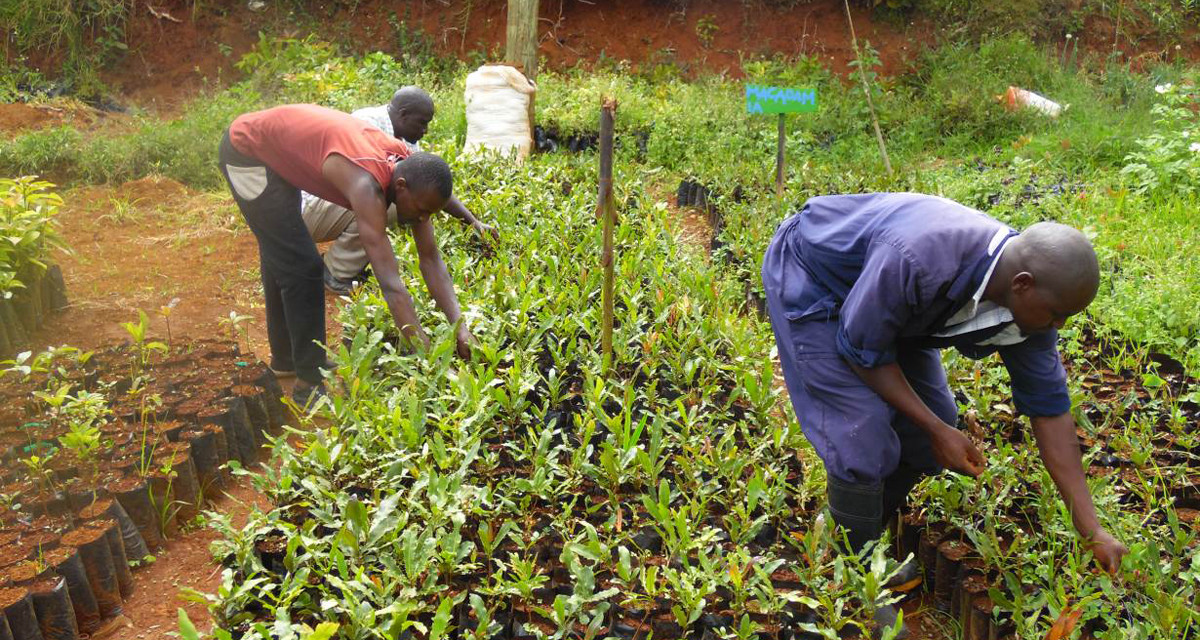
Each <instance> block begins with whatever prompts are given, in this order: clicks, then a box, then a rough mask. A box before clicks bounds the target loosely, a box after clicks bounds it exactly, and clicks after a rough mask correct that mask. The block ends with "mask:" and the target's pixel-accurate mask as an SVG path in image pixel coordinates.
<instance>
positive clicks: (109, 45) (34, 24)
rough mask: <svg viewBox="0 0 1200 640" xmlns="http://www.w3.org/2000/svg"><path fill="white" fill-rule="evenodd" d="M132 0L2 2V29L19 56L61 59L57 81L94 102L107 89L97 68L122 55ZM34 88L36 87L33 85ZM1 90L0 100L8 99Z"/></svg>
mask: <svg viewBox="0 0 1200 640" xmlns="http://www.w3.org/2000/svg"><path fill="white" fill-rule="evenodd" d="M133 5H134V3H133V2H132V0H86V1H83V2H64V1H63V0H0V28H3V31H4V33H6V34H11V39H9V38H6V43H5V44H6V53H7V46H9V45H10V43H11V45H14V46H15V48H16V50H17V51H18V52H19V53H22V54H24V53H29V52H32V51H40V52H43V53H47V52H49V53H53V54H57V55H59V56H61V57H62V62H61V67H60V74H58V75H60V76H61V77H60V78H59V81H60V82H61V83H63V84H64V85H65V86H64V88H65V89H67V90H68V91H69V92H70V93H74V94H78V95H80V96H83V97H92V96H98V95H101V94H103V93H104V90H105V87H104V85H103V83H102V82H101V81H100V78H99V75H98V72H99V69H100V67H102V66H103V65H104V64H106V63H108V62H111V61H112V60H113V58H114V57H115V56H116V55H117V54H119V53H121V52H124V51H125V50H126V49H127V48H128V47H127V46H126V45H125V21H126V19H127V18H128V14H129V10H130V8H132V7H133ZM35 87H36V84H35ZM5 90H6V88H4V87H3V86H2V85H0V97H5V98H6V99H11V96H6V93H5Z"/></svg>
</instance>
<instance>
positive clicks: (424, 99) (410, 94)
mask: <svg viewBox="0 0 1200 640" xmlns="http://www.w3.org/2000/svg"><path fill="white" fill-rule="evenodd" d="M388 105H389V106H390V107H391V108H392V110H393V111H396V110H400V109H413V108H420V109H425V110H427V111H429V112H430V113H433V98H432V97H431V96H430V95H429V94H428V93H427V92H426V91H425V90H424V89H422V88H421V87H418V86H414V85H408V86H407V87H400V88H399V89H397V90H396V93H393V94H392V100H391V102H389V103H388Z"/></svg>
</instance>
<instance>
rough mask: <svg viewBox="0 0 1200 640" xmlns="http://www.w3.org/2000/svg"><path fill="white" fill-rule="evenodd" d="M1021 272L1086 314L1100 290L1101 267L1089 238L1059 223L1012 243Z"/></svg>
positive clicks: (1032, 229) (1038, 227)
mask: <svg viewBox="0 0 1200 640" xmlns="http://www.w3.org/2000/svg"><path fill="white" fill-rule="evenodd" d="M1012 242H1013V246H1012V247H1009V249H1008V251H1010V252H1013V253H1014V254H1015V255H1014V257H1016V258H1017V259H1018V260H1019V263H1018V264H1019V265H1020V268H1021V270H1023V271H1028V272H1029V273H1030V274H1032V275H1033V278H1034V282H1035V283H1036V286H1038V287H1040V288H1044V289H1046V290H1047V291H1048V292H1050V293H1053V294H1054V295H1055V296H1056V297H1057V298H1058V299H1059V300H1061V301H1063V302H1064V303H1066V304H1067V305H1068V306H1071V307H1077V308H1078V310H1080V311H1082V310H1083V308H1085V307H1087V305H1088V304H1089V303H1091V301H1092V299H1093V298H1095V297H1096V290H1097V289H1099V288H1100V263H1099V262H1098V261H1097V260H1096V251H1095V250H1094V249H1092V243H1091V242H1089V241H1088V239H1087V236H1085V235H1083V234H1082V233H1081V232H1080V231H1079V230H1078V229H1075V228H1073V227H1068V226H1067V225H1065V224H1059V223H1057V222H1039V223H1037V224H1035V225H1033V226H1031V227H1029V228H1028V229H1026V230H1025V231H1024V232H1022V233H1021V235H1019V236H1017V237H1016V238H1014V239H1013V240H1012Z"/></svg>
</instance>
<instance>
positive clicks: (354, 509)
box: [345, 499, 368, 538]
mask: <svg viewBox="0 0 1200 640" xmlns="http://www.w3.org/2000/svg"><path fill="white" fill-rule="evenodd" d="M345 513H346V523H347V524H349V525H350V528H351V530H353V531H354V533H355V534H357V535H358V536H359V537H360V538H361V537H363V536H364V535H366V533H367V529H368V524H367V523H368V520H367V508H366V507H365V506H364V505H363V503H362V502H360V501H359V500H358V499H352V500H351V501H350V502H349V504H347V505H346V512H345Z"/></svg>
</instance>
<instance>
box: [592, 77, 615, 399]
mask: <svg viewBox="0 0 1200 640" xmlns="http://www.w3.org/2000/svg"><path fill="white" fill-rule="evenodd" d="M616 112H617V101H616V100H614V99H613V98H604V100H603V103H602V106H601V108H600V198H599V202H598V203H597V205H596V207H597V211H596V212H597V214H598V215H601V216H603V218H604V248H603V249H602V250H601V254H600V266H601V267H602V268H603V269H604V288H603V290H602V293H601V299H600V304H601V321H600V351H601V354H602V357H603V367H604V375H605V376H606V377H607V376H608V374H609V372H610V370H611V368H612V360H613V355H612V330H613V279H614V275H613V228H614V227H615V226H616V223H617V211H616V207H615V205H614V204H613V178H612V170H613V128H614V123H615V120H616Z"/></svg>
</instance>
